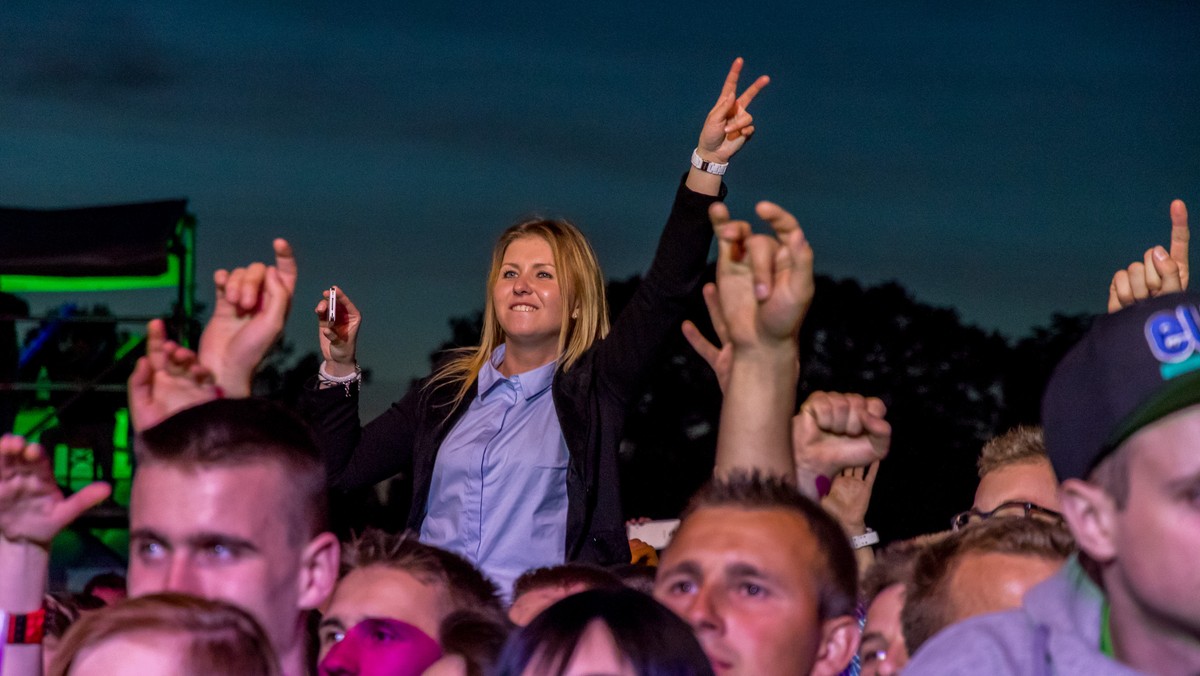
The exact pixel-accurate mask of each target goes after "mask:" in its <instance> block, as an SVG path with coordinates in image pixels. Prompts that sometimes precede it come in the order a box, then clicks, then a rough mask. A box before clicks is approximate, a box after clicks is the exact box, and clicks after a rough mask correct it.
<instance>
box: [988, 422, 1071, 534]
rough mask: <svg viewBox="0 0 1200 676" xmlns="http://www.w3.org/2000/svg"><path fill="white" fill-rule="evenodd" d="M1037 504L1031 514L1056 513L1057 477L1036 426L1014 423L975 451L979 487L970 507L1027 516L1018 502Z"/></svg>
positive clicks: (1055, 514) (1008, 514) (991, 512)
mask: <svg viewBox="0 0 1200 676" xmlns="http://www.w3.org/2000/svg"><path fill="white" fill-rule="evenodd" d="M1014 503H1020V504H1031V505H1034V506H1036V507H1038V508H1039V511H1038V512H1036V513H1035V514H1034V516H1035V517H1036V516H1038V515H1045V514H1046V513H1047V512H1052V513H1053V514H1050V515H1049V516H1057V514H1058V512H1059V511H1060V507H1059V504H1058V478H1057V477H1055V476H1054V467H1052V466H1051V465H1050V458H1049V456H1047V455H1046V444H1045V442H1044V441H1043V440H1042V429H1041V428H1040V427H1023V426H1022V427H1015V428H1013V429H1011V430H1009V431H1007V432H1005V433H1004V434H1001V435H1000V436H998V437H996V438H994V439H992V440H991V441H989V442H987V443H986V444H984V446H983V450H982V451H981V452H980V454H979V487H978V488H976V489H975V504H974V505H973V506H972V507H973V511H974V512H976V513H978V514H994V515H996V516H1027V515H1029V514H1028V511H1029V510H1024V511H1023V510H1022V509H1021V508H1020V507H1019V506H1018V505H1015V504H1014Z"/></svg>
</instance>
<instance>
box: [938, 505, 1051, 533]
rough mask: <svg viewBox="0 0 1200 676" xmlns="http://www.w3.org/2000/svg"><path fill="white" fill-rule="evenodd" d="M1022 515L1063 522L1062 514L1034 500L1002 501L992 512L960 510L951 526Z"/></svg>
mask: <svg viewBox="0 0 1200 676" xmlns="http://www.w3.org/2000/svg"><path fill="white" fill-rule="evenodd" d="M997 516H999V517H1008V516H1013V517H1021V518H1026V519H1037V520H1039V521H1046V522H1049V523H1062V522H1063V517H1062V514H1059V513H1058V512H1056V511H1054V510H1053V509H1046V508H1045V507H1042V506H1041V505H1035V504H1033V503H1032V502H1018V501H1016V500H1014V501H1012V502H1005V503H1002V504H1001V505H1000V506H999V507H997V508H995V509H993V510H992V511H990V512H981V511H979V510H978V509H969V510H967V511H965V512H959V513H958V514H955V515H954V518H953V519H950V527H951V528H953V529H954V530H958V529H960V528H962V527H964V526H966V525H967V524H972V523H978V522H980V521H985V520H987V519H990V518H992V517H997Z"/></svg>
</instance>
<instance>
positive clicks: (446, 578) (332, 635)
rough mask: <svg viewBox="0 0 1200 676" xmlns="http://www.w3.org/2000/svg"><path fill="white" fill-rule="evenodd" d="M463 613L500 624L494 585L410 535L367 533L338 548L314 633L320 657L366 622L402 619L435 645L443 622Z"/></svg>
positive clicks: (460, 561)
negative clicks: (332, 583)
mask: <svg viewBox="0 0 1200 676" xmlns="http://www.w3.org/2000/svg"><path fill="white" fill-rule="evenodd" d="M463 610H471V611H476V612H478V613H482V614H484V615H487V616H489V617H493V618H495V619H496V620H497V621H500V622H503V619H504V611H503V609H502V607H501V603H500V596H499V590H498V589H497V587H496V585H495V584H494V583H493V582H492V581H491V580H489V579H487V578H486V577H484V576H483V573H481V572H479V570H478V569H477V568H475V566H473V565H472V564H471V563H470V562H469V561H467V560H466V559H464V558H463V557H461V556H459V555H457V554H455V553H453V552H448V551H446V550H444V549H439V548H437V547H431V546H429V545H426V544H422V543H420V542H418V541H417V536H416V535H415V534H413V533H399V534H393V533H386V532H384V531H381V530H377V529H368V530H367V531H366V532H364V533H363V534H362V535H360V536H358V537H356V538H354V539H352V540H351V541H350V542H348V543H345V544H344V545H343V547H342V562H341V577H340V579H339V580H338V583H337V587H335V588H334V590H333V595H332V596H331V597H330V599H329V604H328V606H327V607H326V608H325V610H324V613H323V617H322V618H321V624H320V627H319V630H318V633H319V637H320V647H321V649H320V654H321V657H324V656H325V654H326V653H328V652H329V649H330V648H332V647H333V645H334V644H335V643H337V642H338V641H339V640H340V639H341V637H342V636H343V635H345V633H346V632H347V631H349V630H350V629H351V628H352V627H354V625H356V624H358V623H359V622H360V621H362V620H363V619H366V618H385V619H393V620H401V621H403V622H406V623H408V624H411V625H413V626H414V627H416V628H417V629H420V630H421V631H423V632H424V633H425V634H426V635H428V636H429V637H431V638H433V639H434V640H437V641H440V640H441V628H442V623H443V621H445V619H446V618H447V617H449V616H450V615H451V614H452V613H455V612H457V611H463Z"/></svg>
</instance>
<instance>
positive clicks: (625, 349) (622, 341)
mask: <svg viewBox="0 0 1200 676" xmlns="http://www.w3.org/2000/svg"><path fill="white" fill-rule="evenodd" d="M685 179H686V176H685ZM725 193H726V188H725V186H724V185H722V186H721V194H720V196H719V197H711V196H709V195H701V194H699V193H695V192H692V191H691V190H689V189H688V188H687V186H686V185H684V184H683V182H681V183H680V186H679V189H678V190H677V192H676V194H675V203H674V205H673V207H672V209H671V215H670V217H669V218H668V219H667V224H666V226H665V227H664V229H663V233H662V236H661V238H660V239H659V243H658V249H657V251H656V252H655V255H654V261H653V262H652V263H651V265H650V269H649V270H648V271H647V273H646V275H645V277H644V279H642V282H641V285H640V286H639V287H638V290H637V292H636V293H635V294H634V295H633V297H632V298H631V299H630V301H629V304H628V305H627V306H626V308H625V309H624V310H623V311H622V312H621V315H620V316H619V317H618V318H617V319H616V321H615V322H614V323H613V327H612V331H610V332H609V335H608V336H607V337H606V338H605V339H603V340H600V341H598V342H597V343H596V344H595V345H593V346H592V347H591V348H590V349H589V350H588V351H587V352H586V353H584V354H583V355H582V356H581V357H580V359H579V360H578V361H577V362H576V363H575V365H574V366H572V367H571V369H570V370H569V371H566V372H563V371H561V370H559V371H557V372H556V373H555V375H554V382H553V384H552V385H551V391H552V393H553V396H554V406H555V410H556V411H557V414H558V421H559V424H560V425H561V426H562V431H563V437H564V438H565V440H566V443H567V450H568V452H569V453H570V466H569V468H568V470H567V542H566V553H567V560H568V561H586V562H591V563H597V564H601V565H609V564H616V563H627V562H628V561H629V543H628V540H627V539H626V536H625V524H624V518H623V515H622V511H621V489H620V479H619V475H618V471H617V449H618V447H619V445H620V443H621V436H622V432H623V430H624V426H625V415H626V411H627V410H628V407H629V400H630V399H631V398H632V397H634V396H636V395H637V394H638V392H639V389H640V387H641V384H642V380H643V376H644V375H645V372H646V370H647V366H648V365H649V364H651V363H652V362H653V360H654V359H655V357H656V356H657V353H658V352H659V348H660V347H661V345H662V344H663V343H664V342H665V339H666V338H667V337H668V336H669V335H670V334H671V333H672V332H674V331H679V330H680V329H679V327H680V323H681V322H682V320H683V315H684V307H685V304H686V303H685V301H686V300H687V298H688V296H690V295H691V294H693V293H695V292H696V290H697V288H698V287H699V285H700V281H701V278H702V276H703V273H704V268H705V264H706V262H707V260H708V250H709V245H710V243H711V241H712V226H711V224H710V223H709V220H708V207H709V205H710V204H712V203H713V202H715V201H718V200H720V199H724V197H725ZM427 383H428V379H426V380H425V381H423V382H422V383H421V384H420V385H419V386H418V387H415V388H413V389H412V390H411V391H410V392H409V393H408V394H407V395H406V396H405V397H404V398H403V399H401V400H400V401H398V402H396V403H394V404H392V406H391V407H390V408H389V409H388V410H387V411H386V412H384V413H383V414H382V415H380V416H379V417H378V418H376V419H375V420H373V421H371V422H370V423H368V424H367V425H366V426H365V427H360V426H359V418H358V393H357V391H356V390H355V388H351V394H350V396H346V392H345V390H344V389H343V388H341V387H332V388H327V389H316V388H315V387H310V388H307V389H306V390H305V392H304V393H303V394H302V396H301V401H300V407H301V411H302V413H303V415H304V416H305V418H306V419H307V420H308V421H309V424H310V425H312V428H313V431H314V433H315V435H316V437H317V441H318V443H319V445H320V446H321V449H322V452H323V453H324V456H325V460H326V469H327V471H328V477H329V482H330V485H331V487H333V488H334V489H343V490H349V489H353V488H360V487H362V486H369V485H371V484H374V483H376V482H378V481H382V480H383V479H386V478H388V477H391V476H393V475H395V474H398V473H403V475H404V476H405V477H410V478H411V480H412V482H413V491H412V496H413V497H412V504H411V506H410V509H409V511H408V519H407V523H408V527H409V528H410V529H412V530H414V531H419V530H420V527H421V522H422V521H423V520H424V519H425V509H426V504H427V502H428V497H429V487H430V483H431V481H432V478H433V466H434V463H435V461H436V460H437V453H438V448H439V447H440V446H441V443H442V440H443V439H445V438H446V435H447V434H449V432H450V430H451V428H452V427H453V426H454V423H455V422H457V420H458V419H459V417H460V416H462V414H463V413H464V412H465V411H466V409H467V405H468V404H469V402H470V401H471V399H472V398H474V396H475V394H476V387H475V385H472V387H471V390H470V392H468V394H467V396H466V397H464V398H463V401H462V403H461V404H460V405H459V406H458V407H456V408H454V409H451V402H452V401H453V396H454V392H455V387H454V386H446V385H442V386H438V387H432V388H431V387H427ZM522 527H523V524H513V537H521V535H520V533H521V529H522Z"/></svg>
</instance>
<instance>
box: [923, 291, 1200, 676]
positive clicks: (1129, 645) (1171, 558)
mask: <svg viewBox="0 0 1200 676" xmlns="http://www.w3.org/2000/svg"><path fill="white" fill-rule="evenodd" d="M1198 327H1200V296H1197V295H1196V294H1192V293H1187V294H1164V295H1160V296H1158V297H1156V298H1152V299H1149V300H1146V301H1144V302H1141V303H1137V304H1135V305H1133V306H1132V307H1129V308H1126V309H1124V310H1121V311H1119V312H1116V313H1114V314H1110V315H1107V316H1105V317H1101V318H1099V319H1097V320H1096V322H1095V324H1094V325H1093V326H1092V329H1091V330H1090V331H1089V332H1088V334H1087V335H1086V336H1085V337H1084V338H1083V340H1082V341H1080V343H1079V344H1078V345H1076V346H1075V348H1073V349H1072V350H1071V352H1070V353H1069V354H1068V355H1067V356H1066V357H1065V358H1064V359H1063V361H1062V363H1060V364H1059V366H1058V369H1057V370H1056V372H1055V374H1054V376H1053V378H1052V379H1051V381H1050V385H1049V386H1048V387H1047V390H1046V396H1045V398H1044V400H1043V404H1042V410H1043V416H1042V418H1043V424H1044V426H1045V434H1046V447H1047V449H1048V450H1049V453H1050V459H1051V461H1052V462H1053V463H1054V469H1055V472H1056V473H1057V474H1058V476H1059V478H1060V479H1061V480H1062V493H1061V497H1062V507H1063V516H1064V517H1065V519H1066V522H1067V525H1068V526H1069V527H1070V530H1071V532H1072V534H1073V535H1074V536H1075V540H1076V542H1077V543H1078V545H1079V549H1080V555H1079V562H1078V563H1068V564H1067V565H1066V566H1065V567H1064V568H1063V570H1062V571H1060V573H1059V574H1057V575H1055V576H1054V577H1052V578H1050V579H1049V580H1047V581H1046V582H1044V583H1043V584H1041V585H1039V586H1037V587H1035V588H1034V589H1032V590H1031V591H1030V592H1029V593H1028V594H1026V596H1025V601H1024V604H1023V605H1022V608H1021V609H1020V610H1015V611H1009V612H1006V613H1001V614H995V615H989V616H983V617H979V618H973V619H971V620H968V621H966V622H964V623H962V624H959V625H955V626H953V627H950V628H949V629H947V630H946V631H944V632H942V633H941V634H939V635H938V636H937V637H935V638H934V639H933V640H931V641H930V642H929V643H928V644H927V645H926V646H925V647H924V648H923V649H922V650H920V651H919V652H918V653H917V654H916V655H915V656H914V658H913V661H912V662H910V663H909V667H910V669H911V670H912V672H913V673H918V674H921V673H929V674H959V673H961V674H966V673H972V674H977V673H989V674H1037V673H1079V674H1088V676H1102V675H1107V674H1133V673H1137V672H1149V673H1157V674H1196V673H1200V593H1198V590H1200V566H1198V565H1197V564H1196V562H1197V561H1200V497H1198V496H1200V370H1197V366H1198V365H1200V328H1198Z"/></svg>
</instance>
